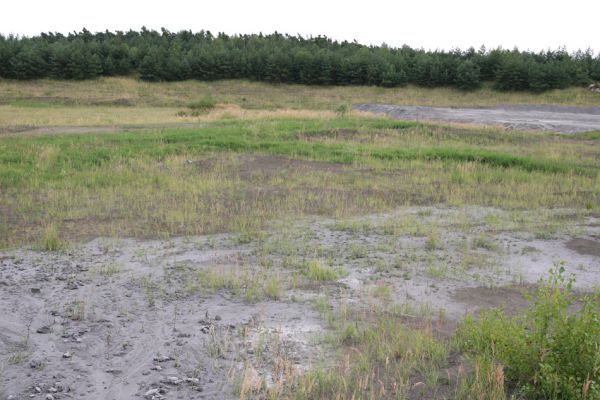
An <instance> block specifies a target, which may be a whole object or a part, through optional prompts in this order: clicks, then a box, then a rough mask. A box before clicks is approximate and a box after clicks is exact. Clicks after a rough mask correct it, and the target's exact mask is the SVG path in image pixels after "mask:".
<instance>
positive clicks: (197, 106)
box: [187, 96, 217, 111]
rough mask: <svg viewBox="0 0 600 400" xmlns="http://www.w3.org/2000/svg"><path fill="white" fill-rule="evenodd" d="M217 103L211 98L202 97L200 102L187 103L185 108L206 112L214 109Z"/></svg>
mask: <svg viewBox="0 0 600 400" xmlns="http://www.w3.org/2000/svg"><path fill="white" fill-rule="evenodd" d="M216 105H217V102H216V101H215V100H214V99H213V98H212V97H208V96H207V97H204V98H203V99H200V100H195V101H192V102H190V103H188V105H187V107H188V108H189V109H190V110H194V111H208V110H212V109H213V108H215V106H216Z"/></svg>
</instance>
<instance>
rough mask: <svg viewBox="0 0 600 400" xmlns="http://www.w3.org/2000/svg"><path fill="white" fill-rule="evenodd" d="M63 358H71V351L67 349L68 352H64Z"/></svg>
mask: <svg viewBox="0 0 600 400" xmlns="http://www.w3.org/2000/svg"><path fill="white" fill-rule="evenodd" d="M62 358H71V352H70V351H67V352H65V353H63V355H62Z"/></svg>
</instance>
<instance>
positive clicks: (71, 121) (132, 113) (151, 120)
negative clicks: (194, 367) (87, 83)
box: [0, 104, 335, 131]
mask: <svg viewBox="0 0 600 400" xmlns="http://www.w3.org/2000/svg"><path fill="white" fill-rule="evenodd" d="M183 110H184V108H183V107H179V108H175V107H148V106H143V107H138V106H135V107H115V106H53V107H22V106H18V105H17V106H13V105H4V106H0V128H5V129H7V128H10V127H64V126H75V127H81V126H128V125H133V126H152V125H154V126H172V125H177V124H190V123H202V122H211V121H216V120H219V119H227V118H240V119H248V120H257V119H264V118H333V117H335V113H334V112H333V111H327V110H325V111H316V110H294V109H277V110H247V109H243V108H241V107H240V106H238V105H235V104H221V105H218V106H217V107H216V108H215V109H213V110H211V111H208V112H205V113H201V114H199V115H196V116H193V115H191V114H190V113H188V114H187V115H181V114H180V112H181V111H183ZM8 131H10V130H8Z"/></svg>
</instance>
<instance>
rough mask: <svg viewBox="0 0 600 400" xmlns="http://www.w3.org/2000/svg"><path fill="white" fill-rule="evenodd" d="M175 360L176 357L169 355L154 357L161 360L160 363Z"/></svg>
mask: <svg viewBox="0 0 600 400" xmlns="http://www.w3.org/2000/svg"><path fill="white" fill-rule="evenodd" d="M173 360H174V358H173V357H169V356H157V357H154V361H156V362H160V363H162V362H167V361H173Z"/></svg>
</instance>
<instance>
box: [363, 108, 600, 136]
mask: <svg viewBox="0 0 600 400" xmlns="http://www.w3.org/2000/svg"><path fill="white" fill-rule="evenodd" d="M355 109H356V110H358V111H367V112H373V113H377V114H384V115H387V116H389V117H392V118H396V119H402V120H412V121H444V122H456V123H468V124H479V125H487V126H490V125H498V126H504V127H506V128H513V129H521V130H543V131H553V132H561V133H577V132H590V131H594V130H599V129H600V107H587V108H582V107H565V106H562V107H561V106H549V105H546V106H544V105H538V106H525V105H513V106H497V107H494V108H449V107H446V108H442V107H417V106H396V105H385V104H360V105H358V106H356V107H355Z"/></svg>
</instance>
